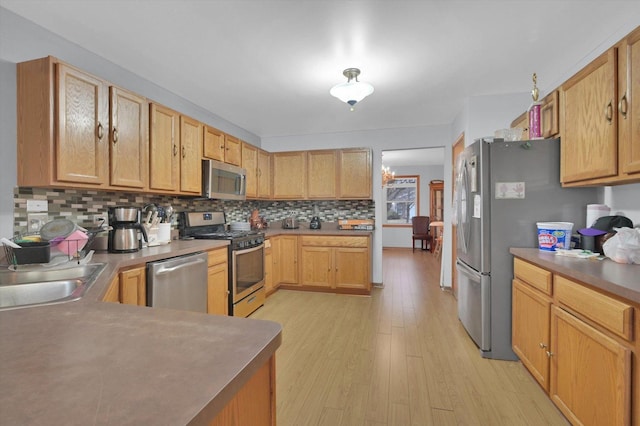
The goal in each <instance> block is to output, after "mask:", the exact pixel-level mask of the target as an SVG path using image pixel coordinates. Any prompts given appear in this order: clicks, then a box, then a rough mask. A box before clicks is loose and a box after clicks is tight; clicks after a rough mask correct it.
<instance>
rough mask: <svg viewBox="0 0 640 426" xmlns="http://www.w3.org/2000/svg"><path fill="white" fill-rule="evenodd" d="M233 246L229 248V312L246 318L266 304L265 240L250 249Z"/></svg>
mask: <svg viewBox="0 0 640 426" xmlns="http://www.w3.org/2000/svg"><path fill="white" fill-rule="evenodd" d="M233 245H234V244H231V245H230V246H229V247H230V250H231V252H230V256H231V265H230V266H231V268H230V271H229V272H230V281H231V290H230V293H231V299H230V306H229V312H230V314H231V315H234V316H244V317H246V316H247V315H249V314H251V313H252V312H253V311H255V310H256V309H258V308H259V307H260V306H262V305H263V304H264V297H265V294H264V240H263V239H262V240H261V241H260V242H259V244H258V245H256V246H253V247H250V248H237V247H236V248H234V247H232V246H233Z"/></svg>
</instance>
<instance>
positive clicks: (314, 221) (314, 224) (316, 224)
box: [309, 216, 320, 229]
mask: <svg viewBox="0 0 640 426" xmlns="http://www.w3.org/2000/svg"><path fill="white" fill-rule="evenodd" d="M309 229H320V218H319V217H318V216H314V217H312V218H311V222H309Z"/></svg>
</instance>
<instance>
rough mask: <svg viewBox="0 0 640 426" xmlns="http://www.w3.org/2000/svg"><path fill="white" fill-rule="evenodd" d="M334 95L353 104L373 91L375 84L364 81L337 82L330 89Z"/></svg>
mask: <svg viewBox="0 0 640 426" xmlns="http://www.w3.org/2000/svg"><path fill="white" fill-rule="evenodd" d="M329 93H331V95H332V96H335V97H336V98H338V99H340V100H341V101H342V102H346V103H348V104H349V105H351V107H352V110H353V106H354V105H355V104H357V103H358V102H360V101H361V100H363V99H364V98H366V97H367V96H369V95H370V94H372V93H373V86H372V85H370V84H369V83H364V82H362V81H349V82H347V83H341V84H336V85H335V86H333V87H332V88H331V90H330V91H329Z"/></svg>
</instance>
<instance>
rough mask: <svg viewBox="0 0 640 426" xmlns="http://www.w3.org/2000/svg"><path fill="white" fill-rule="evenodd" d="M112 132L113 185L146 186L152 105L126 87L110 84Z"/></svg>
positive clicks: (110, 140)
mask: <svg viewBox="0 0 640 426" xmlns="http://www.w3.org/2000/svg"><path fill="white" fill-rule="evenodd" d="M109 99H110V101H111V108H110V110H111V126H110V132H109V142H110V147H111V149H110V153H111V156H110V159H111V185H114V186H126V187H129V188H140V189H142V188H145V187H146V186H147V179H148V172H147V164H148V161H149V160H148V154H147V152H148V151H147V148H148V146H149V141H148V138H147V129H148V128H149V116H148V111H149V109H148V108H149V106H148V104H147V100H146V99H145V98H143V97H141V96H138V95H136V94H134V93H131V92H128V91H126V90H123V89H120V88H117V87H113V86H112V87H111V88H110V96H109Z"/></svg>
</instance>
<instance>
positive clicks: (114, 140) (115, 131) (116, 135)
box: [113, 127, 118, 143]
mask: <svg viewBox="0 0 640 426" xmlns="http://www.w3.org/2000/svg"><path fill="white" fill-rule="evenodd" d="M116 142H118V129H116V128H115V127H114V128H113V143H116Z"/></svg>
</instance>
